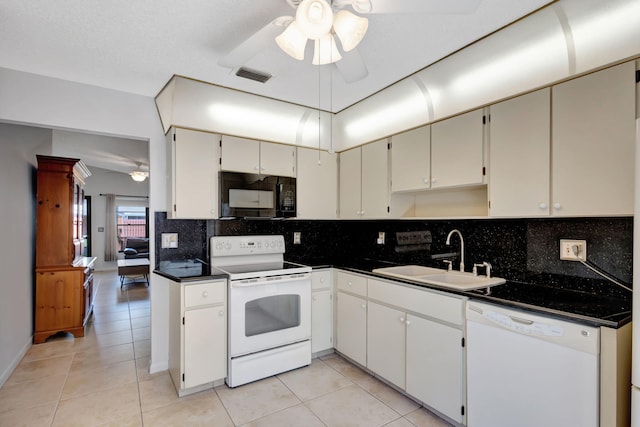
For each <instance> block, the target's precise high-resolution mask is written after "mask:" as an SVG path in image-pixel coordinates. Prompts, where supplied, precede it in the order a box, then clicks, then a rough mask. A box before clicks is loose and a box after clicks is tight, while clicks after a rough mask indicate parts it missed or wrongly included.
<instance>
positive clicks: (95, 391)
mask: <svg viewBox="0 0 640 427" xmlns="http://www.w3.org/2000/svg"><path fill="white" fill-rule="evenodd" d="M134 382H135V383H136V384H137V381H135V380H131V381H127V382H124V383H118V384H114V385H109V386H108V387H106V388H101V389H99V390H91V391H87V392H82V393H76V394H72V395H69V396H63V397H62V398H61V399H60V402H66V401H69V400H74V399H78V398H81V397H87V396H91V395H94V394H100V393H104V392H107V391H111V390H115V389H117V388H119V387H124V386H127V385H130V384H133V383H134Z"/></svg>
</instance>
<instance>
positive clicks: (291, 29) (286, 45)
mask: <svg viewBox="0 0 640 427" xmlns="http://www.w3.org/2000/svg"><path fill="white" fill-rule="evenodd" d="M276 43H278V46H280V49H282V50H283V51H285V52H286V53H287V54H288V55H289V56H291V57H292V58H295V59H297V60H298V61H302V60H303V59H304V50H305V47H306V46H307V36H305V35H304V34H303V33H302V31H300V26H299V25H298V23H297V22H296V21H293V22H292V23H291V24H289V26H288V27H287V28H286V29H285V30H284V31H283V32H282V34H280V35H279V36H278V37H276Z"/></svg>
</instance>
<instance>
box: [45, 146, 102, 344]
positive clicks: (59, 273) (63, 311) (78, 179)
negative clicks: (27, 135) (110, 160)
mask: <svg viewBox="0 0 640 427" xmlns="http://www.w3.org/2000/svg"><path fill="white" fill-rule="evenodd" d="M37 159H38V179H37V190H36V192H37V195H36V290H35V307H34V312H35V326H34V329H35V330H34V335H33V342H34V343H35V344H38V343H41V342H44V341H45V340H46V339H47V338H48V337H50V336H51V335H54V334H56V333H58V332H70V333H72V334H73V335H74V336H75V337H76V338H77V337H82V336H84V328H85V325H86V323H87V320H88V319H89V316H91V313H92V311H93V297H94V289H93V270H94V263H95V258H90V257H85V256H83V253H84V246H85V243H84V233H83V221H84V220H83V215H84V212H83V205H84V190H83V186H84V183H85V179H86V178H87V177H88V176H89V175H91V173H90V172H89V170H88V169H87V167H86V166H85V165H84V163H83V162H82V161H81V160H80V159H70V158H64V157H52V156H37Z"/></svg>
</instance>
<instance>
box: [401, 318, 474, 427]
mask: <svg viewBox="0 0 640 427" xmlns="http://www.w3.org/2000/svg"><path fill="white" fill-rule="evenodd" d="M463 350H464V349H463V347H462V330H460V329H456V328H453V327H451V326H447V325H444V324H441V323H437V322H434V321H431V320H427V319H423V318H421V317H418V316H413V315H410V314H409V315H407V359H406V364H407V382H406V391H407V393H408V394H410V395H411V396H413V397H415V398H416V399H418V400H420V401H421V402H425V403H427V404H428V405H429V406H431V407H432V408H433V409H435V410H437V411H438V412H440V413H442V414H443V415H446V416H447V417H449V418H451V419H452V420H455V421H457V422H462V421H463V419H464V417H463V413H462V407H463V406H464V402H465V397H464V389H463V384H464V359H463Z"/></svg>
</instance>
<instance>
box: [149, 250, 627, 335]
mask: <svg viewBox="0 0 640 427" xmlns="http://www.w3.org/2000/svg"><path fill="white" fill-rule="evenodd" d="M289 261H293V262H297V263H300V264H306V265H308V266H310V267H312V268H314V269H320V268H331V267H335V268H340V269H342V270H347V271H352V272H356V273H364V274H368V275H374V276H377V277H380V278H383V279H387V280H389V279H391V280H394V281H397V282H404V283H408V284H411V285H414V286H420V287H425V288H430V289H436V290H441V291H445V292H449V293H452V294H457V295H463V296H466V297H468V298H471V299H476V300H483V301H485V302H490V303H494V304H501V305H504V306H508V307H511V308H520V309H524V310H529V311H533V312H537V313H541V314H548V315H553V316H556V317H560V318H563V319H566V320H571V321H575V322H580V323H583V324H588V325H591V326H596V327H599V326H607V327H611V328H619V327H621V326H624V325H626V324H627V323H629V322H630V321H631V295H630V294H629V292H628V291H625V290H623V289H621V288H619V287H617V286H615V285H614V284H611V283H609V282H607V281H605V280H595V279H584V278H579V277H570V276H560V275H551V274H530V275H528V276H527V277H526V278H525V280H524V281H507V282H506V283H504V284H502V285H498V286H494V287H492V288H491V292H490V293H489V294H487V292H486V290H484V289H482V290H474V291H458V290H455V289H449V288H444V287H440V286H436V285H428V284H424V283H420V282H415V281H411V280H402V279H398V278H390V277H389V276H384V275H381V274H376V273H373V272H372V271H373V270H374V269H377V268H381V267H389V266H393V265H397V264H395V263H391V262H386V261H381V260H372V259H360V260H353V259H351V260H331V259H317V260H314V261H313V262H301V260H289ZM153 272H154V273H156V274H159V275H161V276H163V277H166V278H168V279H170V280H173V281H176V282H192V281H205V280H215V279H224V278H226V274H224V273H223V272H221V271H220V270H217V269H216V268H215V267H213V268H212V267H210V266H209V265H208V264H206V263H202V262H201V261H199V260H182V261H162V262H161V263H160V265H159V266H158V268H157V269H155V270H154V271H153Z"/></svg>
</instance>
